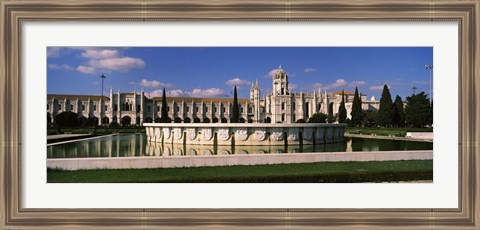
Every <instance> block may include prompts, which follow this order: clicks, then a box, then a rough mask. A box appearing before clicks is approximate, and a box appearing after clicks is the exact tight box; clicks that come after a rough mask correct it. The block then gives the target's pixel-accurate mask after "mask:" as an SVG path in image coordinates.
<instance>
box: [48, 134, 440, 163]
mask: <svg viewBox="0 0 480 230" xmlns="http://www.w3.org/2000/svg"><path fill="white" fill-rule="evenodd" d="M432 149H433V143H432V142H419V141H403V140H382V139H369V138H350V137H345V142H343V143H333V144H321V145H315V146H313V145H305V146H303V147H301V146H298V145H296V146H287V147H285V146H233V147H230V146H218V147H213V146H199V145H177V144H161V143H155V142H148V141H147V137H146V135H142V134H131V135H116V136H106V137H100V138H95V139H89V140H83V141H76V142H71V143H65V144H56V145H50V146H47V157H48V158H84V157H146V156H195V155H198V156H202V155H228V154H276V153H300V152H359V151H394V150H432Z"/></svg>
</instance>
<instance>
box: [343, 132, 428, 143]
mask: <svg viewBox="0 0 480 230" xmlns="http://www.w3.org/2000/svg"><path fill="white" fill-rule="evenodd" d="M345 136H346V137H359V138H370V139H384V140H401V141H422V142H433V139H417V138H407V137H392V136H380V135H376V136H374V135H370V134H364V135H362V134H351V133H345Z"/></svg>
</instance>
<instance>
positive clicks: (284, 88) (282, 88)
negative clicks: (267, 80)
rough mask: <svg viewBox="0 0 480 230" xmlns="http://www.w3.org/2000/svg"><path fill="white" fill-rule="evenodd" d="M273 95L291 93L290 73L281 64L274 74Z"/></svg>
mask: <svg viewBox="0 0 480 230" xmlns="http://www.w3.org/2000/svg"><path fill="white" fill-rule="evenodd" d="M272 93H273V95H289V94H290V92H289V91H288V74H287V72H285V70H283V69H282V66H281V65H280V66H279V67H278V69H277V71H276V72H275V75H274V76H273V92H272Z"/></svg>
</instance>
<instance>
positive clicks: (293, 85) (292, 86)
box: [288, 83, 298, 90]
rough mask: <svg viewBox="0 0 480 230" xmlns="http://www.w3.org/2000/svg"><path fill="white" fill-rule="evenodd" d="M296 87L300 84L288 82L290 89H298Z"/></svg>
mask: <svg viewBox="0 0 480 230" xmlns="http://www.w3.org/2000/svg"><path fill="white" fill-rule="evenodd" d="M296 88H298V85H296V84H293V83H288V89H289V90H294V89H296Z"/></svg>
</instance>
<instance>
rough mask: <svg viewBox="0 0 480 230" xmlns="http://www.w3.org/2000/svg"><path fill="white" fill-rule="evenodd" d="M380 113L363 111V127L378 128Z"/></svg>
mask: <svg viewBox="0 0 480 230" xmlns="http://www.w3.org/2000/svg"><path fill="white" fill-rule="evenodd" d="M377 115H378V111H372V110H363V122H362V123H363V126H365V127H376V126H378V123H377Z"/></svg>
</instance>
